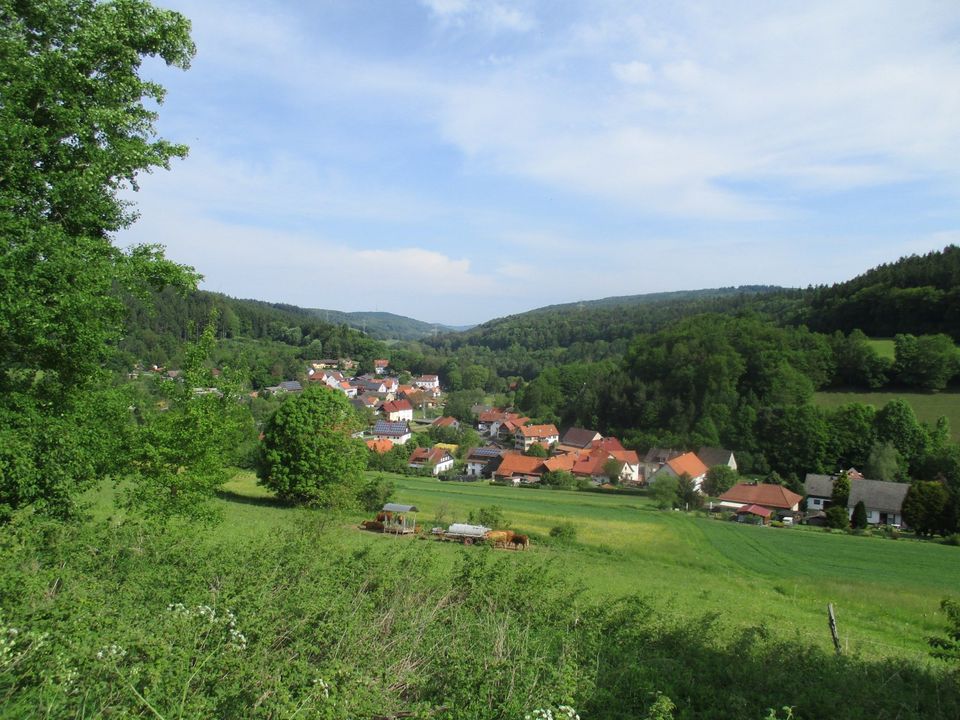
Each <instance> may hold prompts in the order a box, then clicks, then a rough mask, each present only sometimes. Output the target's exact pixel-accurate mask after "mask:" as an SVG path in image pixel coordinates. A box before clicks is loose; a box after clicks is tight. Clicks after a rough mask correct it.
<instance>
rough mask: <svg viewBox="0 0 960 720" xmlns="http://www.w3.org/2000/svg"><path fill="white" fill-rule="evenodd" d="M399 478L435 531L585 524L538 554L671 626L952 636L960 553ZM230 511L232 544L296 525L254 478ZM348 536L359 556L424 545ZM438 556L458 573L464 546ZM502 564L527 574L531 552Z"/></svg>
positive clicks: (899, 637)
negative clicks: (947, 599)
mask: <svg viewBox="0 0 960 720" xmlns="http://www.w3.org/2000/svg"><path fill="white" fill-rule="evenodd" d="M393 480H394V482H395V483H396V487H397V492H396V493H395V500H396V501H397V502H402V503H412V504H415V505H417V506H418V507H419V508H420V511H421V512H420V516H419V517H420V521H421V523H423V524H426V525H429V524H431V521H432V518H433V517H434V515H435V513H436V512H437V510H438V509H439V508H441V507H443V508H444V509H445V510H446V512H447V514H448V516H449V518H450V519H451V520H459V521H462V520H465V519H466V514H467V513H468V512H469V511H470V510H476V509H479V508H480V507H483V506H489V505H499V506H500V507H501V508H503V510H504V513H505V515H506V517H507V519H508V520H509V521H510V523H511V524H512V525H513V527H515V528H518V529H521V530H523V531H527V532H531V533H536V534H538V535H541V536H546V535H547V534H548V533H549V530H550V528H551V527H553V526H554V525H556V524H557V523H558V522H560V521H561V520H570V521H572V522H574V523H575V524H576V526H577V529H578V539H577V540H578V541H577V544H576V545H575V546H573V547H563V546H558V545H555V544H549V543H544V542H535V544H534V547H533V549H532V550H531V553H530V556H531V557H532V555H533V553H537V554H541V555H542V554H546V555H547V556H548V557H550V558H551V560H552V562H554V563H556V564H557V566H558V567H559V568H560V569H561V570H562V571H563V572H564V573H567V574H568V575H569V576H570V578H571V582H579V583H582V584H583V585H584V586H585V588H586V589H587V591H588V592H589V593H591V594H593V595H595V596H600V597H611V598H612V597H617V596H622V595H626V594H631V593H639V594H642V595H646V596H649V597H650V598H651V600H652V601H653V602H654V603H655V604H656V605H657V606H658V607H661V608H663V610H664V611H665V612H670V613H671V614H680V615H684V616H689V617H691V618H694V617H698V616H700V615H702V614H704V613H706V612H710V611H715V612H719V613H721V616H722V620H721V622H722V623H723V625H724V626H725V627H729V628H730V629H731V630H732V629H735V628H741V627H747V626H752V625H758V624H761V623H762V624H765V625H766V626H768V628H769V629H770V630H771V632H773V633H776V634H778V635H779V636H781V637H788V638H792V637H796V638H797V640H798V642H800V643H802V644H814V645H817V646H820V647H827V646H828V645H829V642H830V641H829V633H828V631H827V624H826V604H827V603H828V602H832V603H834V604H835V606H836V608H837V614H838V620H839V624H840V633H841V637H842V640H843V642H844V643H845V645H846V646H847V647H848V648H849V650H850V651H851V652H858V653H862V654H863V655H865V656H869V657H882V656H903V655H910V656H911V657H916V658H918V659H921V660H922V659H923V658H925V656H926V654H927V646H926V638H927V637H928V636H930V635H934V634H941V633H942V631H943V627H944V619H943V617H942V615H940V613H939V611H938V605H939V601H940V598H942V597H944V596H947V595H951V594H952V595H956V594H957V591H958V588H960V550H958V549H957V548H953V547H946V546H942V545H937V544H933V543H926V542H918V541H913V540H906V539H901V540H899V541H891V540H884V539H880V538H873V537H853V536H847V535H844V534H836V533H826V532H823V531H819V530H818V531H813V530H812V529H804V528H794V529H782V530H781V529H772V528H758V527H749V526H742V525H736V524H735V523H727V522H720V521H717V520H712V519H709V518H705V517H701V516H695V515H687V514H684V513H679V512H663V511H659V510H656V509H655V508H654V507H653V506H652V505H651V504H650V503H649V501H647V500H646V499H645V498H643V497H635V496H624V495H610V496H607V495H600V494H594V493H577V492H565V491H550V490H538V489H519V488H503V487H493V486H490V485H487V484H461V483H441V482H439V481H436V480H432V479H427V478H411V477H394V478H393ZM224 508H225V510H226V517H225V520H224V522H223V524H222V525H221V527H220V532H222V533H224V534H242V535H246V536H249V535H251V534H260V533H263V534H266V533H267V532H268V531H269V530H270V529H271V528H274V527H278V526H282V525H285V524H287V523H289V522H291V518H292V517H293V512H294V511H292V510H290V509H288V508H284V507H281V506H278V505H276V504H275V503H274V502H273V501H272V499H271V498H270V496H269V493H267V492H266V491H264V490H263V489H262V488H258V487H257V486H256V484H255V481H254V479H253V477H252V475H250V474H249V473H241V474H240V475H238V476H237V478H236V479H235V480H234V481H233V482H232V483H230V484H229V485H228V487H227V493H225V495H224ZM355 519H359V516H357V518H345V519H344V524H345V525H347V524H348V523H350V522H352V521H353V520H355ZM345 532H346V534H347V535H346V536H347V537H349V538H350V542H351V544H353V543H356V545H358V546H359V545H362V544H367V543H384V542H413V540H411V539H407V538H404V539H397V538H394V537H387V536H380V535H373V534H367V533H363V532H360V531H353V530H346V531H345ZM354 532H355V534H351V533H354ZM432 546H433V547H435V548H436V552H437V553H441V554H445V555H446V556H448V557H449V558H450V560H451V562H452V561H453V557H454V553H455V552H456V548H455V547H454V546H452V545H448V544H441V543H437V544H436V545H432ZM476 550H477V551H478V552H483V550H482V549H480V548H477V549H476ZM502 554H503V555H504V557H505V558H506V557H510V558H515V559H514V560H512V561H514V562H526V560H525V559H524V555H523V553H507V552H504V553H502Z"/></svg>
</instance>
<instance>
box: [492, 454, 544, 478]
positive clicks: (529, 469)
mask: <svg viewBox="0 0 960 720" xmlns="http://www.w3.org/2000/svg"><path fill="white" fill-rule="evenodd" d="M542 473H543V460H542V459H541V458H538V457H528V456H526V455H521V454H519V453H509V454H505V455H504V456H503V462H501V463H500V467H498V468H497V469H496V470H495V471H494V473H493V474H494V475H496V476H497V477H511V476H513V475H541V474H542Z"/></svg>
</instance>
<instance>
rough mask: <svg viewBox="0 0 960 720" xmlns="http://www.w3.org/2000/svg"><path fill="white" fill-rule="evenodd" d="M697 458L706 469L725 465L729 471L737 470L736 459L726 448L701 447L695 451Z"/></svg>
mask: <svg viewBox="0 0 960 720" xmlns="http://www.w3.org/2000/svg"><path fill="white" fill-rule="evenodd" d="M697 457H698V458H700V462H702V463H703V464H704V465H706V466H707V467H708V468H712V467H717V466H718V465H726V466H727V467H728V468H730V469H731V470H734V471H736V469H737V459H736V458H735V457H734V456H733V452H732V451H730V450H727V449H726V448H715V447H702V448H700V449H699V450H697Z"/></svg>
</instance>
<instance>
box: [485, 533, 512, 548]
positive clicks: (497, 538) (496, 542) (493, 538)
mask: <svg viewBox="0 0 960 720" xmlns="http://www.w3.org/2000/svg"><path fill="white" fill-rule="evenodd" d="M484 539H485V540H486V541H487V542H488V543H490V544H491V545H493V546H494V547H506V546H507V545H509V544H510V543H511V542H513V530H491V531H490V532H488V533H487V534H486V535H484Z"/></svg>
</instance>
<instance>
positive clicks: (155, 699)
mask: <svg viewBox="0 0 960 720" xmlns="http://www.w3.org/2000/svg"><path fill="white" fill-rule="evenodd" d="M291 512H296V513H298V518H297V520H296V522H295V523H293V525H292V527H291V529H289V530H284V531H282V532H277V533H276V534H274V535H273V536H272V537H270V539H269V542H266V543H264V542H262V540H257V541H252V540H247V539H244V538H242V537H239V536H229V535H223V534H219V535H214V534H213V533H212V532H211V531H206V530H198V529H197V528H196V527H194V526H182V528H181V531H177V530H176V529H175V528H172V527H168V529H167V530H166V531H165V532H162V533H160V532H155V531H153V530H151V529H150V528H149V527H148V526H146V525H140V524H130V523H128V524H119V525H116V524H115V525H108V524H105V523H104V524H91V525H88V526H86V527H76V526H73V527H70V526H62V525H57V524H43V525H41V524H36V523H35V522H22V521H15V522H14V523H12V524H11V525H8V526H7V528H6V529H5V532H4V534H3V536H2V538H0V626H2V627H0V653H2V655H0V698H2V702H0V717H2V718H25V717H80V716H87V717H93V716H105V717H106V716H112V717H143V718H146V717H152V718H156V717H217V718H268V717H269V718H279V717H292V716H294V715H299V716H302V717H312V718H360V717H371V716H396V715H397V714H398V713H410V714H411V716H412V717H419V718H427V717H436V718H440V719H443V720H498V719H503V720H507V719H510V720H515V719H516V718H521V717H524V715H526V714H532V713H533V712H534V711H535V710H536V709H538V708H548V707H554V708H556V707H558V706H559V705H561V704H563V705H566V706H572V707H575V708H577V710H578V711H579V712H580V714H581V716H582V717H584V718H600V719H610V720H621V719H623V720H627V718H629V719H630V720H633V719H634V718H638V717H653V716H655V715H653V713H654V710H655V709H656V708H657V703H658V701H659V699H660V698H662V697H664V696H666V697H669V698H670V699H671V701H672V702H673V703H675V705H676V712H675V714H674V716H675V717H676V718H719V719H721V720H722V719H724V718H731V719H733V718H736V719H737V720H740V719H741V718H761V717H764V716H765V713H766V712H767V708H771V707H783V706H785V705H789V706H792V707H794V708H795V714H794V717H796V718H822V717H837V714H836V709H837V708H838V707H842V708H843V713H842V716H843V717H844V718H849V719H850V720H858V719H860V718H863V719H866V718H870V720H884V719H886V718H895V717H896V718H902V719H910V718H925V719H934V720H935V719H937V718H951V720H952V719H953V718H956V717H958V716H960V688H958V686H957V685H956V683H955V682H954V680H953V679H952V678H951V677H949V676H948V675H947V674H946V673H942V672H939V671H937V670H935V669H933V668H932V667H929V666H925V665H921V664H918V663H914V662H913V661H910V660H905V659H896V660H889V661H879V662H868V661H865V660H862V659H859V658H856V657H835V656H833V655H832V654H829V653H827V652H826V651H825V650H821V649H818V648H815V647H812V646H810V645H809V644H807V641H806V640H804V639H801V638H799V637H783V636H781V635H778V634H777V633H774V632H772V631H771V630H769V629H767V628H766V627H764V626H762V625H761V626H757V627H752V628H746V629H737V630H731V629H729V628H728V627H727V626H726V624H725V623H724V622H723V621H722V619H721V618H719V617H718V616H715V615H707V616H704V617H699V618H691V617H683V616H679V615H676V614H674V613H673V612H672V611H670V610H667V609H665V607H663V606H657V605H655V604H654V601H653V600H652V599H642V598H626V599H623V600H621V601H618V602H616V603H613V604H611V603H610V601H609V599H603V600H597V601H594V600H590V599H587V598H586V597H585V596H583V595H582V594H581V592H580V588H579V587H577V586H575V585H572V584H571V583H570V582H569V581H568V580H567V579H566V578H565V577H561V576H559V575H558V574H557V573H556V572H554V571H552V570H551V569H550V565H549V561H547V560H545V558H544V555H542V554H539V553H497V552H495V551H493V550H485V549H482V548H477V547H474V548H464V549H463V550H461V551H458V552H457V553H456V557H455V559H454V561H453V562H452V563H451V562H450V556H449V555H448V554H447V553H446V552H438V550H440V548H439V547H438V546H437V545H434V544H431V543H418V542H409V543H399V544H398V543H395V542H390V543H379V542H376V541H375V540H374V541H373V542H372V543H371V544H369V545H360V546H358V545H357V544H356V543H355V541H354V538H352V537H348V536H345V535H344V534H343V531H342V530H341V529H340V527H339V525H336V524H334V523H329V522H326V516H325V515H323V514H321V513H316V512H308V511H301V510H291ZM318 550H319V551H318ZM661 693H662V694H661ZM663 705H664V703H663V702H660V706H661V707H662V706H663ZM441 707H442V708H445V709H444V710H442V711H441V710H440V708H441ZM554 715H555V716H556V713H554Z"/></svg>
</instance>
